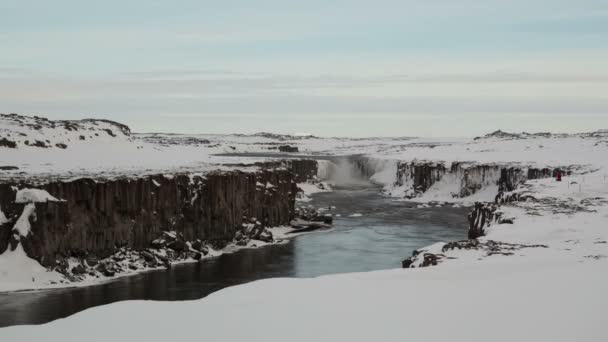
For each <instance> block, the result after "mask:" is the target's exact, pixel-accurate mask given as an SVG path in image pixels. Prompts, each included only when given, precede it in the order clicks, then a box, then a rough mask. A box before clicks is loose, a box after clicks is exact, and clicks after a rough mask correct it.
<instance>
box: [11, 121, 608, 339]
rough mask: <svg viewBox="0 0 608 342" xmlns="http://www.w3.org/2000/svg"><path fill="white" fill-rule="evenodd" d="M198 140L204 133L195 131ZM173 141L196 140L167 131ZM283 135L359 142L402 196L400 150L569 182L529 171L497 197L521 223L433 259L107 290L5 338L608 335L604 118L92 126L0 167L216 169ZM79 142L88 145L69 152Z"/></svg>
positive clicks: (483, 192) (354, 150)
mask: <svg viewBox="0 0 608 342" xmlns="http://www.w3.org/2000/svg"><path fill="white" fill-rule="evenodd" d="M151 136H152V137H153V139H150V137H151ZM1 138H2V137H0V139H1ZM204 140H208V141H209V142H208V143H201V142H202V141H204ZM159 141H161V142H159ZM175 141H181V142H183V141H190V142H192V141H194V142H192V143H189V144H185V145H184V144H181V143H179V144H172V143H170V142H175ZM278 145H290V146H297V147H298V148H299V150H300V154H301V155H310V154H330V155H353V154H361V155H365V156H367V158H368V162H367V164H366V165H365V167H366V168H368V169H369V170H367V171H370V170H371V171H370V173H371V179H372V180H373V181H376V182H378V183H382V184H383V185H384V186H385V189H387V190H389V191H392V192H394V194H396V195H397V196H400V195H402V194H404V193H406V192H407V191H408V190H409V189H404V188H401V189H399V187H398V186H397V185H396V177H397V175H396V173H397V164H398V163H399V162H404V161H405V162H414V161H432V162H435V163H442V164H444V165H445V166H446V167H447V168H449V167H450V164H452V163H454V162H470V163H471V164H476V165H479V164H495V165H505V166H516V167H522V168H526V167H535V168H544V167H549V168H557V167H560V168H561V167H568V168H569V169H571V170H573V173H572V175H570V176H565V177H563V180H562V182H557V181H556V180H555V179H554V178H546V179H537V180H527V181H526V182H525V184H523V185H522V186H520V187H519V188H517V189H516V190H515V191H514V192H516V193H522V194H525V195H528V196H529V197H530V198H533V199H530V200H528V201H521V202H513V203H509V204H505V205H502V206H501V207H500V209H499V210H500V211H501V212H502V213H503V217H505V218H509V219H512V221H513V223H512V224H496V223H494V224H492V225H491V226H490V227H487V228H486V233H487V234H486V236H484V237H482V238H480V239H478V242H475V243H473V244H472V243H461V244H449V243H448V241H446V243H438V244H435V245H432V246H429V247H423V248H421V249H420V253H419V254H418V255H417V257H415V258H414V260H413V265H415V266H416V265H418V266H420V265H422V263H423V262H424V257H425V254H433V255H434V256H435V257H436V258H437V259H438V265H437V266H434V267H428V268H414V269H398V270H391V271H379V272H370V273H365V274H345V275H334V276H324V277H320V278H314V279H269V280H263V281H258V282H254V283H250V284H246V285H242V286H236V287H232V288H227V289H224V290H222V291H219V292H216V293H214V294H212V295H210V296H209V297H207V298H205V299H202V300H198V301H192V302H174V303H156V302H124V303H117V304H111V305H108V306H104V307H98V308H93V309H90V310H87V311H85V312H82V313H80V314H77V315H75V316H72V317H70V318H67V319H62V320H59V321H56V322H52V323H50V324H46V325H42V326H36V327H10V328H5V329H0V340H2V341H4V340H7V341H17V340H18V341H39V340H41V339H49V340H59V339H62V340H67V341H80V340H85V339H86V340H87V341H97V340H99V341H101V340H104V341H105V340H107V339H108V338H118V337H119V338H120V339H129V338H135V337H136V338H139V339H145V340H147V341H162V340H167V339H174V338H176V337H182V338H186V339H199V338H203V339H216V340H224V341H237V340H244V339H248V340H254V341H258V340H265V341H275V340H277V341H278V340H281V341H284V340H289V341H311V340H320V341H370V340H382V341H404V340H412V341H446V340H454V341H460V340H462V341H471V340H472V341H488V340H489V341H514V340H517V341H572V340H582V341H606V340H608V329H606V325H607V324H608V318H606V315H604V313H603V312H604V311H605V308H606V307H607V306H608V295H606V289H607V288H608V132H606V131H600V132H597V133H594V134H579V135H520V136H516V137H514V136H508V135H507V136H505V135H504V134H494V135H492V136H489V137H485V138H481V139H476V140H473V139H442V140H437V139H433V140H429V139H421V138H396V139H389V138H370V139H343V138H315V137H291V136H272V135H256V136H238V135H224V136H216V135H197V136H178V137H175V136H171V135H149V134H148V135H131V136H130V137H129V138H126V139H122V140H120V141H114V142H111V143H108V142H104V143H98V142H96V141H95V140H92V141H91V142H90V144H88V145H85V144H81V145H78V144H75V146H73V147H68V148H66V149H63V148H47V149H43V148H40V147H32V146H22V145H19V146H18V147H17V148H14V149H10V148H9V149H6V148H4V149H3V148H2V147H0V153H2V157H3V158H2V164H3V165H10V166H16V167H18V168H19V170H8V171H4V174H3V176H2V177H5V178H6V177H8V178H10V177H16V176H17V174H18V172H25V174H26V175H42V174H49V173H52V172H56V173H58V174H62V175H74V174H82V173H95V172H101V171H104V170H105V171H107V170H110V169H111V170H112V171H113V172H116V173H129V172H133V173H138V172H142V170H143V171H147V172H148V171H150V172H151V170H153V171H157V170H169V169H175V168H192V169H197V168H208V169H213V168H217V167H220V166H218V165H220V164H227V163H234V159H231V158H230V157H225V156H216V155H214V154H216V153H225V152H240V153H243V152H256V153H260V152H273V151H274V148H276V146H278ZM79 146H82V149H81V150H80V147H79ZM91 151H93V152H94V153H91ZM74 153H75V154H74ZM92 154H95V156H91V155H92ZM70 155H71V156H72V157H69V156H70ZM74 155H76V156H79V158H80V156H82V159H75V160H74V159H73V156H74ZM246 159H247V158H243V160H246ZM3 165H0V166H3ZM110 165H111V167H110ZM221 167H226V166H221ZM324 171H327V169H324ZM345 177H347V178H348V177H351V175H347V176H345ZM328 178H329V177H328ZM351 178H352V177H351ZM454 186H455V184H454V181H451V180H450V179H448V178H446V179H444V180H442V181H440V182H437V183H436V184H434V185H433V187H431V188H430V189H429V190H428V191H427V192H426V193H424V194H422V196H421V197H419V198H417V199H415V200H417V201H419V202H429V201H439V202H443V201H445V200H448V199H449V198H451V197H449V196H446V194H450V193H452V192H453V191H454V189H452V187H454ZM402 187H403V186H402ZM313 190H314V189H308V192H309V193H310V192H312V191H313ZM497 191H498V189H497V187H496V185H495V184H493V183H492V182H489V183H487V184H485V185H484V187H482V188H481V189H480V191H478V192H476V193H475V194H473V195H472V196H468V198H464V199H459V200H458V201H456V202H459V203H466V202H469V203H470V202H472V201H475V200H483V201H488V200H490V199H493V197H494V196H495V195H496V193H497ZM425 205H426V204H425ZM1 219H2V216H1V214H0V220H1ZM17 256H18V255H17ZM17 256H16V255H6V253H5V255H2V256H1V257H0V267H1V265H2V260H4V261H5V262H10V261H7V260H9V259H10V258H12V257H17ZM395 257H396V258H399V259H401V258H403V257H406V256H395ZM1 258H4V259H1ZM0 274H1V273H0ZM161 317H166V318H163V319H162V324H150V322H157V321H158V320H159V319H161ZM108 327H112V329H111V331H109V330H108Z"/></svg>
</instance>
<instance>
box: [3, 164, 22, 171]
mask: <svg viewBox="0 0 608 342" xmlns="http://www.w3.org/2000/svg"><path fill="white" fill-rule="evenodd" d="M0 170H2V171H11V170H19V168H18V167H17V166H10V165H8V166H0Z"/></svg>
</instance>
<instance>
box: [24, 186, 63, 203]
mask: <svg viewBox="0 0 608 342" xmlns="http://www.w3.org/2000/svg"><path fill="white" fill-rule="evenodd" d="M48 201H58V200H57V199H56V198H55V197H53V196H51V194H49V193H48V192H46V191H45V190H41V189H21V190H19V191H17V195H16V197H15V203H35V202H48Z"/></svg>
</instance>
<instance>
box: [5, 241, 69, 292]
mask: <svg viewBox="0 0 608 342" xmlns="http://www.w3.org/2000/svg"><path fill="white" fill-rule="evenodd" d="M0 279H1V280H2V281H1V282H0V283H1V289H0V291H16V290H20V289H23V288H24V286H26V284H27V286H30V287H35V284H37V283H49V284H50V283H52V282H56V283H58V282H60V281H62V280H63V276H61V275H60V274H59V273H57V272H52V271H47V269H46V268H44V267H42V266H41V265H40V264H39V263H38V262H37V261H36V260H34V259H31V258H29V257H28V256H27V255H26V254H25V251H24V250H23V246H21V244H18V245H17V247H16V248H15V250H14V251H11V250H10V248H9V250H7V251H6V252H4V253H3V254H2V255H0ZM27 286H26V287H27Z"/></svg>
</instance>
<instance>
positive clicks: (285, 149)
mask: <svg viewBox="0 0 608 342" xmlns="http://www.w3.org/2000/svg"><path fill="white" fill-rule="evenodd" d="M279 151H281V152H285V153H294V152H298V151H299V150H298V148H297V147H296V146H289V145H282V146H279Z"/></svg>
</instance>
